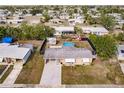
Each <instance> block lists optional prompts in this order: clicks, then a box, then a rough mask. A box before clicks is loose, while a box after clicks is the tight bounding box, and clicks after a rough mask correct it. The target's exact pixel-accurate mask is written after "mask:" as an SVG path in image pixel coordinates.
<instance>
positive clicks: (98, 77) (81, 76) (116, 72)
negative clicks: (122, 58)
mask: <svg viewBox="0 0 124 93" xmlns="http://www.w3.org/2000/svg"><path fill="white" fill-rule="evenodd" d="M62 84H67V85H69V84H124V75H123V73H122V71H121V69H120V66H119V64H118V63H112V64H110V63H97V64H93V65H89V66H74V67H73V66H70V67H68V66H63V67H62Z"/></svg>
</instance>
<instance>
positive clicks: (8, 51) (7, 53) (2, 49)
mask: <svg viewBox="0 0 124 93" xmlns="http://www.w3.org/2000/svg"><path fill="white" fill-rule="evenodd" d="M30 55H31V49H30V48H24V47H20V46H19V45H9V44H8V45H7V44H1V45H0V63H15V62H23V64H24V63H26V61H27V60H28V58H29V56H30Z"/></svg>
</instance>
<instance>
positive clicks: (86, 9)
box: [82, 6, 89, 15]
mask: <svg viewBox="0 0 124 93" xmlns="http://www.w3.org/2000/svg"><path fill="white" fill-rule="evenodd" d="M88 10H89V8H88V6H83V7H82V11H83V14H84V15H86V14H87V13H88Z"/></svg>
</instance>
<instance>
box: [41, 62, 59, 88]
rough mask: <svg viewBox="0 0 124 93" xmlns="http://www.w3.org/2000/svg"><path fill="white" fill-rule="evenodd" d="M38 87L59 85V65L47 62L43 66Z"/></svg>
mask: <svg viewBox="0 0 124 93" xmlns="http://www.w3.org/2000/svg"><path fill="white" fill-rule="evenodd" d="M40 85H43V86H49V87H51V86H52V87H56V86H60V85H61V64H59V63H57V62H56V61H49V62H48V63H47V64H45V66H44V70H43V74H42V77H41V81H40Z"/></svg>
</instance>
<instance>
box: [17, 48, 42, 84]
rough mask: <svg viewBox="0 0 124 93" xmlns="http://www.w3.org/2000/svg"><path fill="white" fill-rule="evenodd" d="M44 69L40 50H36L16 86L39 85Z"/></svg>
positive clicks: (24, 67)
mask: <svg viewBox="0 0 124 93" xmlns="http://www.w3.org/2000/svg"><path fill="white" fill-rule="evenodd" d="M43 67H44V62H43V58H42V56H41V54H40V52H39V49H38V48H37V49H35V51H34V53H33V54H32V55H31V57H30V58H29V60H28V62H27V63H26V64H25V65H24V66H23V69H22V71H21V73H20V74H19V76H18V78H17V80H16V82H15V83H16V84H39V83H40V79H41V75H42V71H43Z"/></svg>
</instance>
